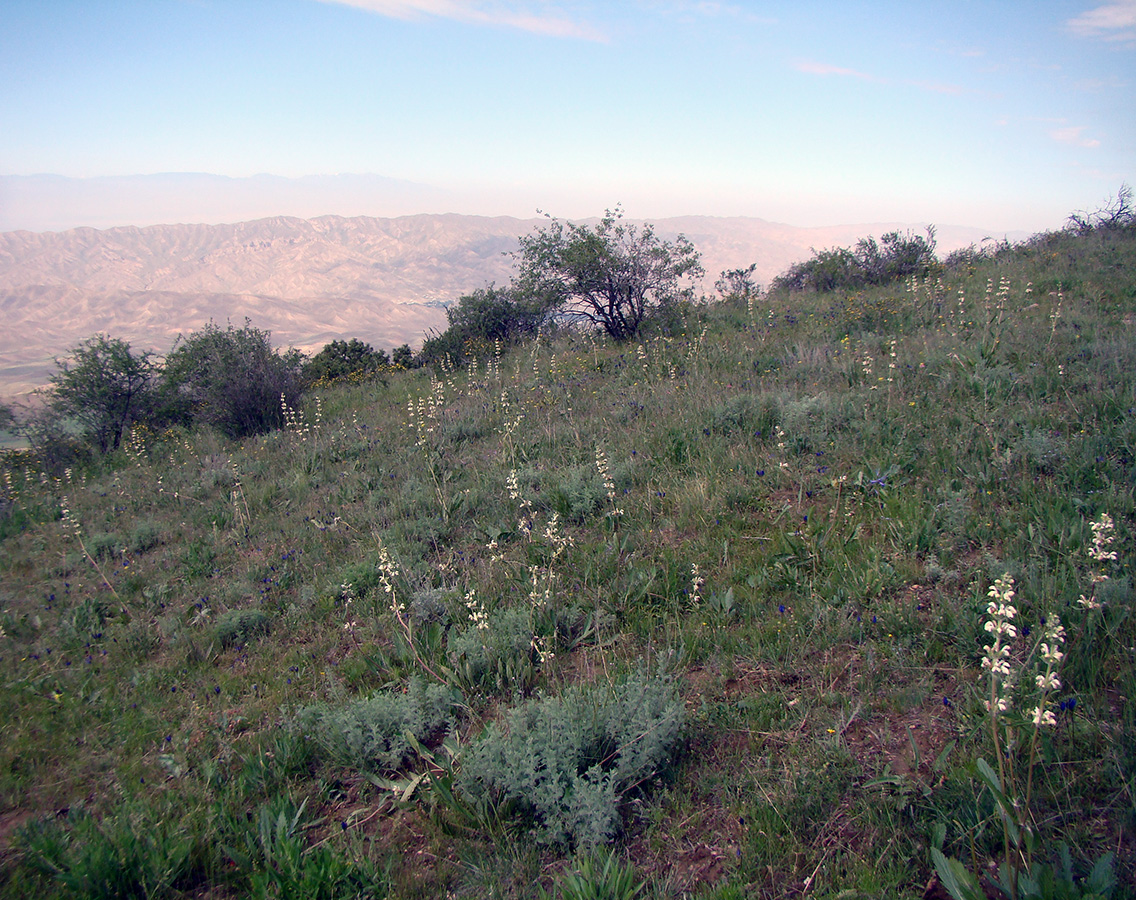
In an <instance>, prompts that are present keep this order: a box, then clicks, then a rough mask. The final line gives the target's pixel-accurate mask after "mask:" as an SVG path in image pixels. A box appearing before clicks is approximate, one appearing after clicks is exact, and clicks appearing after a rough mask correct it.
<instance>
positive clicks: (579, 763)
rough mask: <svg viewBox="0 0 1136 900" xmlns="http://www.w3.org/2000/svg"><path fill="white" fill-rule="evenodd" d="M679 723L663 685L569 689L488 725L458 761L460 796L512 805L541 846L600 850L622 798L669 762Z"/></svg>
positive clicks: (652, 680) (644, 678)
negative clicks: (529, 821)
mask: <svg viewBox="0 0 1136 900" xmlns="http://www.w3.org/2000/svg"><path fill="white" fill-rule="evenodd" d="M683 723H684V710H683V705H682V701H681V700H680V699H679V698H678V697H677V696H676V693H675V689H674V685H673V683H672V682H671V681H670V679H667V678H664V677H661V676H656V677H651V676H648V675H645V674H642V673H641V674H639V675H637V676H635V677H632V678H629V679H628V680H627V681H625V682H624V683H622V684H617V685H612V686H599V685H583V686H576V687H573V688H570V689H568V690H567V691H566V692H565V693H564V694H563V695H561V696H560V697H548V698H543V699H539V700H532V701H529V702H528V703H525V704H524V705H522V706H520V707H517V708H516V709H514V710H512V711H511V712H510V713H509V714H508V716H506V718H505V721H504V723H503V724H501V725H497V724H494V725H491V726H490V727H489V728H488V729H487V730H486V731H485V733H484V734H483V735H482V737H481V738H480V739H479V740H478V741H477V742H476V743H475V744H473V745H472V746H471V747H470V748H469V750H468V751H467V753H466V754H465V755H464V756H463V758H462V764H461V772H460V775H459V778H458V788H459V792H460V793H461V794H462V795H464V796H465V797H466V798H467V799H468V800H470V801H472V802H473V803H474V804H475V805H476V804H480V803H483V802H485V801H486V800H489V801H496V802H501V803H506V804H508V803H512V804H514V806H515V808H517V809H518V810H521V811H522V812H523V813H525V814H527V815H528V816H529V817H530V818H531V819H532V822H533V826H534V828H533V830H534V833H535V836H536V839H537V840H538V841H540V842H541V843H543V844H552V845H566V844H571V845H576V846H582V845H585V846H586V845H596V844H601V843H606V842H608V841H610V840H612V839H613V838H615V837H616V836H617V835H618V833H619V831H620V829H621V826H622V818H621V814H620V803H621V801H622V800H623V799H624V797H626V796H627V795H628V794H630V793H632V792H633V791H635V790H636V789H637V788H638V787H640V786H641V785H643V784H644V783H646V782H647V781H649V780H650V779H652V778H654V777H656V776H658V775H661V774H663V773H664V772H665V770H666V769H667V768H668V767H669V766H670V765H671V763H672V762H673V760H674V757H675V754H676V753H677V752H678V749H679V744H680V740H681V737H682V729H683Z"/></svg>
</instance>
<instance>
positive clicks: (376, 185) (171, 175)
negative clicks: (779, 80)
mask: <svg viewBox="0 0 1136 900" xmlns="http://www.w3.org/2000/svg"><path fill="white" fill-rule="evenodd" d="M620 203H622V201H619V200H615V201H613V202H611V203H609V204H607V205H606V206H605V207H603V208H601V209H595V210H592V211H591V212H590V213H588V215H586V216H578V217H577V216H572V217H565V218H588V217H591V216H597V215H599V214H601V213H602V212H603V211H604V209H607V208H611V207H613V206H615V205H617V204H620ZM523 204H524V201H516V202H514V203H513V204H511V205H510V204H507V203H501V201H500V198H498V203H497V209H496V210H492V209H489V208H487V204H486V203H485V202H483V201H481V199H480V198H478V197H477V196H476V195H473V194H468V193H467V194H463V193H461V192H458V191H446V190H441V189H437V188H433V187H431V186H430V185H425V184H416V183H412V182H407V181H400V180H398V179H393V178H386V177H384V176H381V175H373V174H343V175H315V176H305V177H301V178H283V177H280V176H275V175H268V174H260V175H254V176H249V177H246V178H231V177H228V176H219V175H213V174H209V173H204V172H161V173H154V174H151V175H134V176H96V177H91V178H69V177H66V176H60V175H53V174H38V175H28V176H3V175H0V232H9V231H32V232H61V231H69V230H71V229H74V228H83V227H90V228H96V229H100V230H105V229H110V228H117V227H149V226H153V225H177V224H187V225H188V224H202V225H219V224H235V223H238V222H248V221H255V220H258V219H267V218H273V217H276V216H287V217H293V218H300V219H313V218H319V217H321V216H343V217H348V218H351V217H356V216H366V217H372V218H401V217H407V216H415V215H461V216H483V217H509V218H516V219H522V220H524V219H532V218H536V217H539V216H540V215H541V213H542V212H548V213H549V214H553V215H556V214H557V211H556V210H555V209H545V208H537V207H533V208H531V209H527V210H526V209H524V208H523ZM623 206H624V207H625V210H624V211H625V214H626V215H627V216H628V217H629V218H632V219H659V220H663V219H672V218H684V217H697V216H707V217H711V218H747V219H757V220H761V221H766V222H771V223H776V224H782V225H787V226H790V227H794V228H814V227H828V226H841V225H851V224H857V225H874V224H877V222H873V221H869V220H860V221H856V222H853V221H816V222H805V223H802V222H800V221H786V220H784V219H779V218H774V217H771V216H763V215H715V214H714V213H706V212H699V211H694V210H688V211H685V212H672V213H669V214H667V215H661V216H643V215H638V214H637V210H636V209H634V208H627V205H626V204H623ZM502 209H503V210H504V211H502ZM1072 211H1073V210H1069V211H1068V212H1072ZM1067 214H1068V213H1066V215H1067ZM1063 222H1064V217H1062V219H1061V220H1060V221H1055V222H1053V223H1051V224H1050V225H1049V226H1048V227H1050V228H1056V227H1059V226H1060V225H1061V224H1062V223H1063ZM879 224H882V225H888V226H890V225H896V224H902V225H908V226H913V227H922V226H924V225H936V226H961V227H969V228H976V229H980V230H981V229H985V230H987V231H989V232H990V234H991V236H992V237H998V238H1000V237H1003V236H1005V235H1007V234H1009V235H1013V236H1018V237H1020V236H1022V235H1025V234H1029V233H1033V231H1035V230H1043V229H1033V230H1031V229H1026V228H997V227H993V226H990V225H989V224H988V223H983V222H941V221H940V222H934V221H931V220H930V219H928V218H923V219H919V220H918V221H914V222H911V221H906V222H897V221H895V220H892V221H889V222H882V223H879Z"/></svg>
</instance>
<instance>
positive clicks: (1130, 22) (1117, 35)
mask: <svg viewBox="0 0 1136 900" xmlns="http://www.w3.org/2000/svg"><path fill="white" fill-rule="evenodd" d="M1065 27H1067V28H1068V29H1069V30H1070V31H1072V32H1073V34H1076V35H1079V36H1080V37H1094V38H1095V37H1099V38H1104V39H1105V40H1106V41H1136V0H1117V2H1115V3H1106V4H1104V5H1103V6H1097V7H1095V8H1094V9H1090V10H1088V11H1087V12H1083V13H1081V15H1079V16H1076V17H1075V18H1072V19H1069V20H1068V21H1067V22H1066V23H1065Z"/></svg>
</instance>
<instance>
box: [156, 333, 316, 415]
mask: <svg viewBox="0 0 1136 900" xmlns="http://www.w3.org/2000/svg"><path fill="white" fill-rule="evenodd" d="M301 363H302V355H301V354H300V353H299V351H297V350H288V351H287V352H286V353H283V354H282V353H279V352H278V351H277V350H275V349H274V348H273V346H272V343H271V336H270V335H269V333H268V332H267V331H261V330H259V329H256V328H253V327H252V325H251V324H250V323H249V322H248V321H247V320H246V321H245V326H244V328H234V327H233V326H232V325H229V326H228V327H227V328H225V329H224V330H222V329H221V328H219V327H218V326H217V325H216V324H215V323H213V322H210V323H209V324H208V325H206V326H205V327H204V328H202V329H201V330H200V331H195V332H193V333H192V334H191V335H190V336H189V337H188V338H185V339H184V340H183V339H180V338H179V340H178V343H177V344H176V345H175V347H174V349H173V350H172V351H171V352H170V355H169V357H168V358H167V360H166V370H165V396H166V402H167V404H168V407H167V409H166V412H167V413H168V414H169V416H170V417H171V418H175V419H176V418H189V419H193V420H197V421H200V422H204V423H205V424H207V425H211V426H212V427H214V428H216V429H217V430H218V431H220V432H221V433H223V434H224V435H225V436H226V437H230V438H242V437H247V436H248V435H251V434H261V433H263V432H266V431H271V430H272V429H274V428H279V427H281V426H282V425H283V424H284V415H283V410H282V409H281V398H282V397H283V399H284V402H285V403H287V404H288V406H291V407H293V408H295V407H297V406H299V397H300V366H301Z"/></svg>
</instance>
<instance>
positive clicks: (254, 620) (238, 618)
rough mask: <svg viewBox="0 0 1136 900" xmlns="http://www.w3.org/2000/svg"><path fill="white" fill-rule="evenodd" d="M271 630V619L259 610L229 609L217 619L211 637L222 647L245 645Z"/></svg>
mask: <svg viewBox="0 0 1136 900" xmlns="http://www.w3.org/2000/svg"><path fill="white" fill-rule="evenodd" d="M271 630H272V619H270V618H269V617H268V614H267V613H265V612H262V611H261V610H259V609H231V610H229V611H228V612H227V613H225V614H224V615H222V616H220V617H219V618H218V619H217V624H216V625H214V626H213V636H214V638H216V640H217V641H218V642H219V643H220V644H221V646H222V647H232V646H233V645H234V644H246V643H248V642H249V641H250V640H251V639H253V638H258V637H262V636H263V635H266V634H268V633H269V632H270V631H271Z"/></svg>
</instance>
